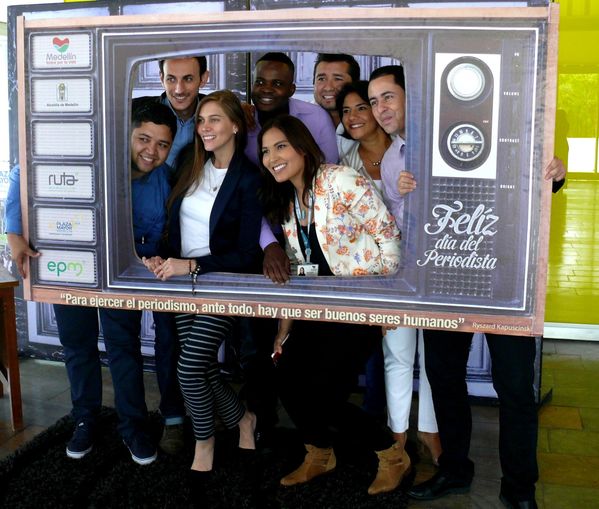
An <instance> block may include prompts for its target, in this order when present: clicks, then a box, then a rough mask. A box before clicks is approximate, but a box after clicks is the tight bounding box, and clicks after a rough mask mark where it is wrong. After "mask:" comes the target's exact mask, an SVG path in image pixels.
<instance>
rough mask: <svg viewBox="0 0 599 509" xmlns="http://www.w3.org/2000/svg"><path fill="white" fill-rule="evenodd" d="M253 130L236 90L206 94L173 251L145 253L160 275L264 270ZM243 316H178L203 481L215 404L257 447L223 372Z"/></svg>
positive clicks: (182, 373) (172, 215) (242, 441)
mask: <svg viewBox="0 0 599 509" xmlns="http://www.w3.org/2000/svg"><path fill="white" fill-rule="evenodd" d="M246 134H247V127H246V123H245V116H244V112H243V109H242V107H241V104H240V102H239V100H238V99H237V97H235V95H234V94H233V93H232V92H229V91H226V90H225V91H219V92H214V93H212V94H210V95H208V96H206V97H204V98H203V99H202V100H201V101H200V104H199V106H198V112H197V119H196V133H195V147H194V153H193V157H192V158H190V159H189V160H188V161H187V162H185V161H184V163H183V164H184V166H183V168H182V171H180V177H179V180H178V181H177V183H176V184H175V186H174V187H173V191H172V194H171V196H170V197H169V200H168V204H167V207H168V212H169V224H168V231H167V235H168V245H169V249H170V253H171V257H170V258H167V259H164V258H161V257H154V258H151V259H149V260H145V263H146V266H147V267H148V268H149V269H150V270H152V271H153V272H154V274H155V275H156V277H157V278H159V279H162V280H166V279H168V278H170V277H172V276H182V275H189V277H190V279H191V284H192V286H193V285H200V284H201V280H200V279H198V276H200V275H202V274H205V273H207V272H213V271H226V272H240V273H243V272H256V271H257V270H259V263H257V262H258V261H259V256H260V246H259V245H258V239H259V235H260V223H261V219H262V208H261V206H260V203H259V200H258V197H257V191H258V188H259V185H260V176H259V173H258V171H257V169H256V167H255V166H254V165H253V164H252V163H251V162H250V161H249V160H248V159H247V158H246V157H245V155H244V148H245V144H246ZM235 320H236V318H235V317H230V316H210V315H200V314H180V315H177V316H176V322H177V332H178V335H179V340H180V342H181V356H180V359H179V364H178V368H177V373H178V376H179V382H180V384H181V391H182V392H183V397H184V399H185V403H186V406H187V409H188V411H189V413H190V414H191V418H192V422H193V431H194V435H195V439H196V447H195V456H194V460H193V464H192V466H191V470H192V474H194V475H193V477H195V478H196V479H195V480H196V481H200V480H201V479H202V478H205V477H206V475H207V474H206V473H207V472H210V471H211V470H212V464H213V458H214V414H215V412H216V413H218V415H219V416H220V418H221V420H222V421H223V423H224V424H225V426H226V427H228V428H233V427H235V426H239V431H240V438H239V447H240V449H246V450H247V449H249V450H251V449H255V442H254V430H255V427H256V416H255V415H254V414H253V413H251V412H249V411H248V410H246V409H245V408H244V406H243V405H242V404H241V403H240V401H239V400H238V398H237V395H236V394H235V392H234V391H233V390H232V389H231V387H229V386H228V384H227V383H226V382H224V381H223V380H222V378H221V376H220V371H219V367H218V361H217V354H218V349H219V347H220V345H221V343H222V342H223V340H224V338H225V337H226V336H227V335H228V334H229V333H230V331H231V329H232V327H233V325H234V323H235ZM192 480H193V479H192Z"/></svg>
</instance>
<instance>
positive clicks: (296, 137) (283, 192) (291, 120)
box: [258, 115, 324, 224]
mask: <svg viewBox="0 0 599 509" xmlns="http://www.w3.org/2000/svg"><path fill="white" fill-rule="evenodd" d="M270 129H278V130H279V131H281V132H282V133H283V134H284V135H285V137H286V138H287V141H288V142H289V143H290V145H291V146H292V147H293V148H294V149H295V150H296V151H297V152H298V153H300V154H302V155H303V156H304V194H303V196H302V200H303V202H304V203H306V204H307V203H308V200H307V198H308V195H309V192H310V190H311V189H312V182H313V181H314V176H315V175H316V172H317V171H318V168H320V165H321V164H323V163H324V154H323V153H322V150H321V149H320V147H319V146H318V144H317V143H316V140H314V137H313V136H312V133H310V130H309V129H308V128H307V127H306V126H305V125H304V123H303V122H302V121H301V120H299V119H298V118H295V117H292V116H291V115H279V116H277V117H274V118H271V119H270V120H269V121H268V122H266V123H265V124H264V126H263V127H262V130H261V131H260V133H259V134H258V159H259V162H260V169H261V171H262V174H263V177H264V185H263V186H262V189H261V190H260V196H261V198H262V202H263V204H264V209H265V211H266V217H267V219H269V220H270V221H272V222H273V223H275V224H276V223H279V224H280V223H283V222H285V221H286V220H288V219H289V217H290V214H289V204H290V203H291V202H292V201H293V199H294V196H295V190H294V187H293V184H291V182H289V181H287V182H282V183H281V184H279V183H277V182H276V181H275V179H274V178H273V176H272V175H271V174H270V172H269V171H268V169H266V167H265V166H264V163H263V160H262V139H263V137H264V133H266V132H267V131H269V130H270Z"/></svg>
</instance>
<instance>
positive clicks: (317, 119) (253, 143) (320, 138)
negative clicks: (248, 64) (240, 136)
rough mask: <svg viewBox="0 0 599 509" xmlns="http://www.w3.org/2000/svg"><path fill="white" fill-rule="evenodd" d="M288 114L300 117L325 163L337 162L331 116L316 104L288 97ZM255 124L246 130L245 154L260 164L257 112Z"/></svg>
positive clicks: (335, 136)
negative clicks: (321, 153) (320, 151)
mask: <svg viewBox="0 0 599 509" xmlns="http://www.w3.org/2000/svg"><path fill="white" fill-rule="evenodd" d="M289 114H290V115H291V116H292V117H295V118H298V119H300V120H301V121H302V122H303V123H304V124H305V126H306V127H307V128H308V131H310V133H311V134H312V136H313V137H314V140H315V141H316V143H317V144H318V146H319V147H320V150H322V152H323V154H324V158H325V162H326V163H332V164H337V163H338V162H339V151H338V150H337V135H336V134H335V125H334V124H333V121H332V120H331V116H330V115H329V114H328V113H327V112H326V111H325V110H323V109H322V108H321V107H320V106H318V105H316V104H310V103H307V102H305V101H300V100H298V99H293V98H291V99H289ZM254 118H255V119H256V126H255V127H254V129H252V130H250V131H249V132H248V141H247V146H246V148H245V155H246V156H247V157H248V159H249V160H250V161H252V162H253V163H254V164H256V165H258V166H260V161H259V160H258V133H259V132H260V129H262V127H261V126H260V122H259V121H258V112H256V113H255V114H254Z"/></svg>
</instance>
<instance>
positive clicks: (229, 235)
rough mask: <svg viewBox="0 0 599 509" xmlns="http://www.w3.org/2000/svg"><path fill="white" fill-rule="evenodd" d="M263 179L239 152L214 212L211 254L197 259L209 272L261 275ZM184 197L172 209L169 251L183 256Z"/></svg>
mask: <svg viewBox="0 0 599 509" xmlns="http://www.w3.org/2000/svg"><path fill="white" fill-rule="evenodd" d="M260 185H261V178H260V174H259V172H258V169H257V168H256V166H255V165H254V164H253V163H252V162H250V160H249V159H248V158H247V157H245V155H244V154H243V153H242V154H238V153H237V152H236V153H235V155H234V156H233V159H232V160H231V164H229V169H228V170H227V174H226V175H225V179H224V180H223V183H222V185H221V187H220V189H219V191H218V194H217V195H216V199H215V201H214V205H213V207H212V211H211V212H210V253H211V254H209V255H206V256H200V257H198V258H196V261H197V263H198V264H199V265H200V267H201V271H200V274H205V273H206V272H215V271H219V272H249V273H259V272H261V255H262V250H261V249H260V243H259V239H260V227H261V223H262V206H261V204H260V200H259V198H258V189H259V188H260ZM182 201H183V197H181V198H179V199H178V200H177V201H176V202H175V203H174V204H173V206H172V208H171V210H170V213H169V222H168V229H167V235H168V248H169V249H168V251H169V255H170V256H173V257H179V258H180V256H181V225H180V222H179V212H180V210H181V202H182Z"/></svg>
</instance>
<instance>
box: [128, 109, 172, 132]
mask: <svg viewBox="0 0 599 509" xmlns="http://www.w3.org/2000/svg"><path fill="white" fill-rule="evenodd" d="M145 122H152V123H153V124H156V125H165V126H167V127H168V128H169V129H170V131H171V134H172V136H173V139H174V138H175V135H176V134H177V118H176V117H175V114H174V113H173V111H172V110H171V109H170V108H169V107H168V106H166V105H164V104H161V103H159V102H156V101H145V102H143V103H142V104H141V105H140V106H138V107H137V108H134V109H133V111H132V112H131V129H136V128H138V127H139V126H140V125H141V124H143V123H145Z"/></svg>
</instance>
